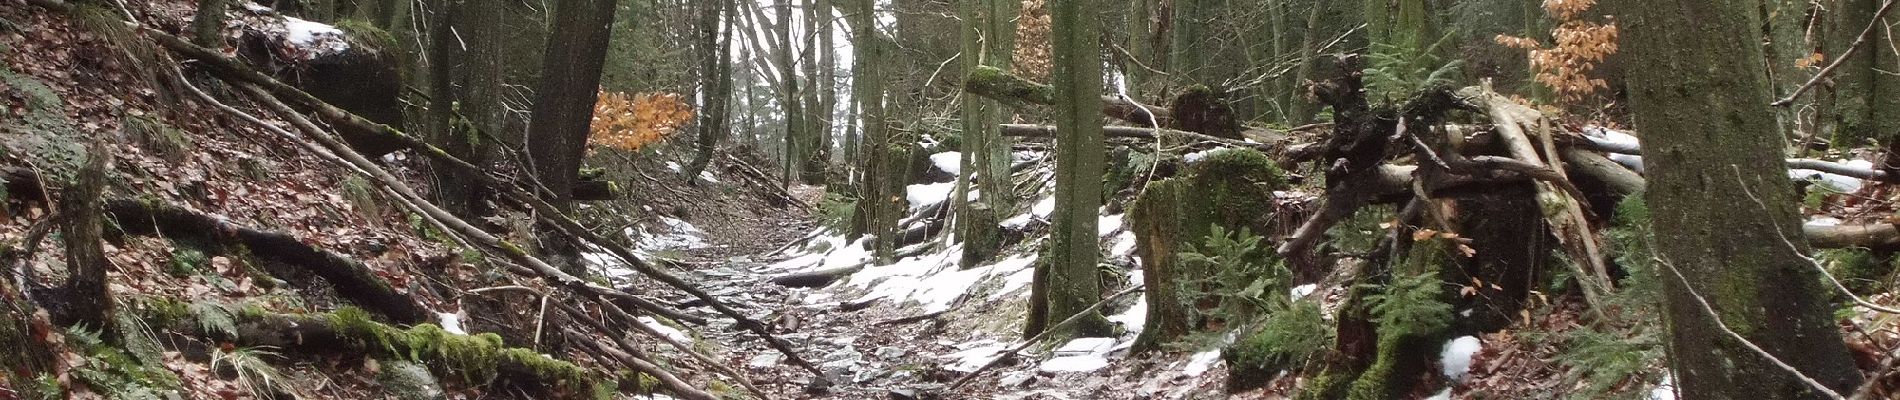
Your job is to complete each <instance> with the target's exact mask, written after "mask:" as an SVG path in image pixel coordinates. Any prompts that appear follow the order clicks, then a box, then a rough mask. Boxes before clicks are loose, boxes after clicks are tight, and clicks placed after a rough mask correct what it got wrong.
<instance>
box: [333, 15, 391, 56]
mask: <svg viewBox="0 0 1900 400" xmlns="http://www.w3.org/2000/svg"><path fill="white" fill-rule="evenodd" d="M334 25H335V26H336V28H337V29H338V30H341V31H343V33H344V36H345V37H347V38H348V40H349V41H350V44H352V45H360V46H364V47H368V48H369V49H371V50H374V51H378V52H381V51H386V50H390V49H396V48H397V47H396V43H397V42H396V37H395V36H393V35H390V34H389V31H386V30H383V29H382V28H377V27H376V25H375V24H372V23H370V22H368V21H363V20H357V19H345V20H340V21H337V22H336V24H334Z"/></svg>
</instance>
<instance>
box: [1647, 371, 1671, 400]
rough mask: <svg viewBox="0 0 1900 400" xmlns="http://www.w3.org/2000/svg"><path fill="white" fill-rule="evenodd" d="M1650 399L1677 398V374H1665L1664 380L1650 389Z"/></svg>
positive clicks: (1667, 399) (1669, 399)
mask: <svg viewBox="0 0 1900 400" xmlns="http://www.w3.org/2000/svg"><path fill="white" fill-rule="evenodd" d="M1649 400H1676V376H1675V375H1674V374H1663V378H1662V382H1658V383H1656V387H1655V388H1653V389H1649Z"/></svg>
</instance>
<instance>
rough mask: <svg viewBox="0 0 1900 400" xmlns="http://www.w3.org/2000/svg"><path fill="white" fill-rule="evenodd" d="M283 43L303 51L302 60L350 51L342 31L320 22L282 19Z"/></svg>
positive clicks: (290, 18)
mask: <svg viewBox="0 0 1900 400" xmlns="http://www.w3.org/2000/svg"><path fill="white" fill-rule="evenodd" d="M284 41H285V42H289V43H290V44H292V45H295V46H297V47H298V48H301V49H303V50H304V59H315V58H317V57H319V56H325V55H330V54H336V53H341V52H344V51H348V50H349V49H350V42H349V41H347V40H343V30H341V29H337V28H336V27H335V26H330V25H328V24H324V23H320V22H311V21H305V20H302V19H297V18H294V17H284Z"/></svg>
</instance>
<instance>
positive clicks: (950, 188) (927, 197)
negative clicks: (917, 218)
mask: <svg viewBox="0 0 1900 400" xmlns="http://www.w3.org/2000/svg"><path fill="white" fill-rule="evenodd" d="M956 190H957V183H956V182H943V183H925V184H918V185H910V186H907V187H905V188H904V199H906V200H910V211H912V212H916V211H917V210H922V209H924V207H929V206H932V205H936V204H937V203H942V202H944V201H946V200H950V193H952V192H955V191H956Z"/></svg>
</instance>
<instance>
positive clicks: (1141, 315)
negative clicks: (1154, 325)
mask: <svg viewBox="0 0 1900 400" xmlns="http://www.w3.org/2000/svg"><path fill="white" fill-rule="evenodd" d="M1135 272H1140V271H1135ZM1108 322H1114V323H1118V324H1122V328H1126V329H1128V333H1129V334H1131V335H1132V334H1138V333H1141V329H1142V328H1144V327H1146V325H1145V324H1147V323H1148V294H1147V293H1142V294H1140V295H1137V296H1135V305H1134V306H1130V307H1128V310H1126V311H1122V312H1121V313H1120V314H1115V315H1112V316H1109V317H1108Z"/></svg>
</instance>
